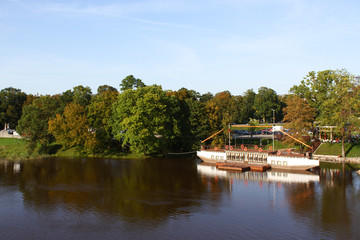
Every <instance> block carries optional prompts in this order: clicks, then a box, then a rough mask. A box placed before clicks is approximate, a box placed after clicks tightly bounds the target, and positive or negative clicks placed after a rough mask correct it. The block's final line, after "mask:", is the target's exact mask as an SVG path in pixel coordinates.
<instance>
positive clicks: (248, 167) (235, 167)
mask: <svg viewBox="0 0 360 240" xmlns="http://www.w3.org/2000/svg"><path fill="white" fill-rule="evenodd" d="M216 167H217V168H218V169H220V170H232V171H240V172H246V171H256V172H265V171H266V170H268V169H270V168H271V167H270V166H269V165H268V164H246V163H216Z"/></svg>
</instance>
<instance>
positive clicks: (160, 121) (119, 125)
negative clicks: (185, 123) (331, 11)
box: [111, 86, 179, 155]
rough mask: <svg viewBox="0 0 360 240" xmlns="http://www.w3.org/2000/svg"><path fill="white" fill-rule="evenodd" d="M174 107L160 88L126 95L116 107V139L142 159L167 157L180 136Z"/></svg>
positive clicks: (151, 87) (114, 124) (134, 91)
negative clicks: (142, 156) (146, 157)
mask: <svg viewBox="0 0 360 240" xmlns="http://www.w3.org/2000/svg"><path fill="white" fill-rule="evenodd" d="M171 103H172V99H171V98H170V97H167V96H166V93H165V92H164V91H163V90H162V89H161V87H159V86H147V87H141V88H138V89H136V90H127V91H124V92H122V93H121V94H120V95H119V98H118V100H117V102H115V103H114V105H113V112H112V121H111V122H112V123H111V126H112V128H113V133H114V137H115V138H116V139H118V140H119V141H123V146H127V145H130V149H131V151H133V152H136V153H137V154H139V155H152V154H156V153H161V152H162V153H164V154H166V152H167V151H168V148H169V145H171V142H172V140H173V139H174V138H175V135H177V134H179V128H178V126H177V125H176V124H175V123H176V122H175V121H174V113H173V112H174V109H173V105H172V104H171Z"/></svg>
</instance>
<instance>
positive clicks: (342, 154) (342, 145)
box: [341, 137, 346, 157]
mask: <svg viewBox="0 0 360 240" xmlns="http://www.w3.org/2000/svg"><path fill="white" fill-rule="evenodd" d="M345 140H346V137H345V138H343V139H342V141H341V156H342V157H345Z"/></svg>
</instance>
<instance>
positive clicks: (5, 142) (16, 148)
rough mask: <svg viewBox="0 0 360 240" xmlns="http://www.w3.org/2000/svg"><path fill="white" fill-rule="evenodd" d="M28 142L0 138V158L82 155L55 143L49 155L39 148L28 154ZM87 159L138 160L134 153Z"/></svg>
mask: <svg viewBox="0 0 360 240" xmlns="http://www.w3.org/2000/svg"><path fill="white" fill-rule="evenodd" d="M27 146H28V141H27V140H24V139H15V138H0V158H6V159H9V160H11V159H12V160H18V159H31V158H42V157H49V156H53V157H83V156H85V155H84V154H83V153H81V152H80V151H78V149H76V148H75V147H74V148H69V149H64V148H62V147H61V145H59V144H57V143H52V144H50V145H49V146H48V149H49V152H50V154H39V153H38V149H39V146H37V148H36V149H35V150H34V151H33V152H32V153H29V149H28V147H27ZM88 157H106V158H139V156H138V155H136V154H135V153H123V152H119V153H111V154H106V155H101V156H93V155H88Z"/></svg>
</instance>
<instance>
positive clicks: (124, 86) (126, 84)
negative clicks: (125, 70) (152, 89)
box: [120, 75, 146, 91]
mask: <svg viewBox="0 0 360 240" xmlns="http://www.w3.org/2000/svg"><path fill="white" fill-rule="evenodd" d="M145 86H146V85H145V84H144V83H143V82H142V81H141V79H139V78H135V77H134V76H133V75H129V76H127V77H126V78H124V79H123V80H122V81H121V84H120V91H125V90H128V89H131V90H134V89H137V88H141V87H145Z"/></svg>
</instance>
